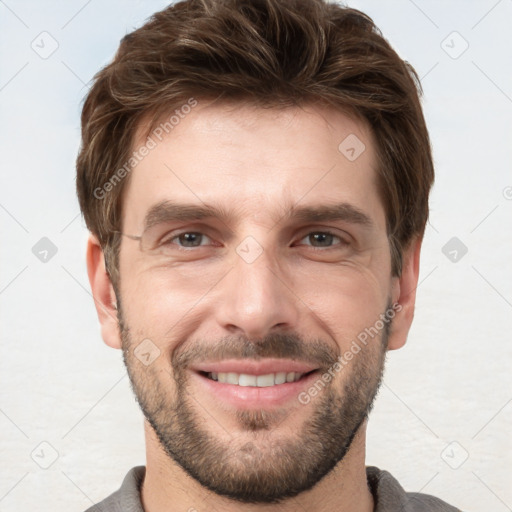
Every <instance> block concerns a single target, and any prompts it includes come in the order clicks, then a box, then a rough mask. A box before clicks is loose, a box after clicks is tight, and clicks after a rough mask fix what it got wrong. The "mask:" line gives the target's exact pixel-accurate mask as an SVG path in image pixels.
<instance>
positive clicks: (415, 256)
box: [388, 237, 422, 350]
mask: <svg viewBox="0 0 512 512" xmlns="http://www.w3.org/2000/svg"><path fill="white" fill-rule="evenodd" d="M421 242H422V238H421V237H418V238H416V239H415V240H413V241H412V242H411V244H410V246H409V247H408V249H407V250H406V251H404V254H403V265H402V275H401V276H400V277H399V278H395V279H396V282H395V287H394V290H393V298H394V302H396V303H398V304H399V305H400V310H399V311H398V312H397V314H396V316H395V317H394V319H393V323H392V324H391V332H390V335H389V340H388V350H396V349H398V348H401V347H403V346H404V345H405V342H406V341H407V334H408V333H409V329H410V328H411V324H412V320H413V318H414V306H415V303H416V288H417V286H418V277H419V268H420V251H421Z"/></svg>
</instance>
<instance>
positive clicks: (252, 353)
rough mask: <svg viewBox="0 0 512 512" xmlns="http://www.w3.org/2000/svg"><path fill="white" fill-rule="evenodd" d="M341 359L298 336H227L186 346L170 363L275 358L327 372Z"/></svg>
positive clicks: (331, 350)
mask: <svg viewBox="0 0 512 512" xmlns="http://www.w3.org/2000/svg"><path fill="white" fill-rule="evenodd" d="M338 357H339V354H338V353H337V351H336V349H335V348H333V347H331V346H330V345H328V344H327V343H325V342H323V341H321V340H319V339H313V340H310V341H306V340H304V339H303V338H302V337H300V336H298V335H297V334H290V333H281V334H278V333H271V334H269V335H268V336H265V337H264V338H262V339H258V340H250V339H248V338H247V337H245V336H237V337H232V336H228V337H224V338H221V339H220V340H218V341H217V342H215V343H213V344H212V343H208V344H205V343H194V344H193V345H192V346H188V345H187V346H186V347H185V348H184V349H183V350H177V351H175V352H174V353H173V355H172V357H171V363H172V366H173V367H174V368H175V369H184V368H186V367H188V366H190V365H191V364H194V363H201V362H204V361H212V362H213V361H221V360H224V359H254V360H258V359H264V358H276V359H292V360H297V361H302V362H305V363H309V364H312V365H314V366H316V367H318V368H325V369H327V368H330V367H331V366H332V365H333V364H335V363H336V361H337V360H338Z"/></svg>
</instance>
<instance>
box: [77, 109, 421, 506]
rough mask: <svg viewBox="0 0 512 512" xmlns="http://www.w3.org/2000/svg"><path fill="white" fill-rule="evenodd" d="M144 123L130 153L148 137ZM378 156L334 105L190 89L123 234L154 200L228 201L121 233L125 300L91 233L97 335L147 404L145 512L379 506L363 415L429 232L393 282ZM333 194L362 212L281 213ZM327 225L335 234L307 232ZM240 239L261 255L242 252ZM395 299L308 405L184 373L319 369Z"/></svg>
mask: <svg viewBox="0 0 512 512" xmlns="http://www.w3.org/2000/svg"><path fill="white" fill-rule="evenodd" d="M144 128H145V127H144V126H141V129H140V130H139V133H138V137H137V139H136V140H135V141H134V149H135V148H137V147H139V146H140V145H141V144H143V143H144V142H145V135H143V134H144ZM350 134H355V135H356V136H357V137H358V138H359V139H360V140H361V141H362V142H363V143H364V144H365V147H366V149H365V151H363V153H362V154H361V155H360V156H359V157H358V158H357V159H356V160H354V161H350V160H349V159H347V158H346V157H345V156H344V155H343V154H342V153H341V152H340V151H339V150H338V146H339V145H340V143H341V142H342V141H343V140H344V139H345V138H346V137H347V136H348V135H350ZM375 161H376V159H375V143H374V140H373V138H372V134H371V131H370V130H369V128H368V126H366V125H365V124H364V123H363V122H361V121H356V120H354V119H351V118H349V117H347V116H346V115H344V114H343V113H341V112H338V111H335V110H333V109H327V108H324V107H320V106H318V105H315V106H314V105H309V106H305V107H303V108H296V107H294V108H288V109H286V110H279V111H278V110H268V109H260V108H256V107H253V106H250V105H244V104H226V103H223V104H216V103H209V102H207V101H199V104H198V106H197V107H195V108H194V110H193V111H192V112H191V113H190V114H188V115H187V116H186V117H185V118H184V119H182V120H181V121H180V123H179V124H178V125H177V126H175V127H174V129H173V131H172V132H171V133H170V134H168V135H167V136H166V137H164V138H163V140H162V141H161V142H158V144H157V145H156V147H155V148H154V149H152V150H151V151H150V152H149V154H148V155H147V156H146V157H145V158H144V159H143V160H142V161H141V162H140V163H139V164H138V165H137V166H136V167H135V168H134V169H133V171H132V172H131V174H130V177H129V182H128V183H126V185H127V187H126V190H125V191H124V203H123V225H122V231H123V233H125V234H127V235H131V236H137V235H140V234H141V233H143V231H144V226H145V225H144V218H145V215H146V213H147V212H148V210H149V209H150V208H151V207H152V206H154V205H155V204H157V203H159V202H162V201H169V200H172V201H176V202H183V203H190V204H194V205H204V204H208V205H216V206H218V207H222V208H223V209H224V210H225V211H226V213H229V216H228V215H227V216H226V217H225V218H223V219H222V220H221V219H210V218H208V219H199V220H196V221H186V222H184V221H174V222H173V223H171V224H168V225H166V229H165V230H162V231H158V233H164V232H169V231H171V234H172V235H173V236H169V237H167V242H168V243H170V244H171V245H167V246H165V248H163V247H162V246H160V247H158V248H153V245H152V244H150V243H149V242H147V240H148V236H146V237H143V241H144V242H143V243H140V242H139V240H136V239H133V238H129V237H128V236H126V237H123V240H122V244H121V251H120V276H121V279H120V286H119V289H118V294H119V296H118V297H117V298H116V296H115V294H114V290H113V287H112V284H111V283H110V280H109V278H108V274H107V273H106V272H105V266H104V259H103V254H102V251H101V248H100V246H99V245H98V242H97V240H96V239H95V237H94V236H91V237H90V240H89V245H88V254H87V262H88V272H89V278H90V282H91V287H92V290H93V295H94V298H95V302H96V307H97V311H98V316H99V319H100V322H101V327H102V336H103V339H104V341H105V343H107V344H108V345H109V346H111V347H114V348H119V349H122V350H123V355H124V359H125V362H126V365H127V368H128V373H129V375H130V379H131V382H132V387H133V389H134V392H135V395H136V397H137V399H138V401H139V404H140V405H141V408H142V410H143V411H144V414H145V416H146V421H145V434H146V449H147V463H146V466H147V470H146V478H145V481H144V484H143V486H142V500H143V504H144V507H145V510H147V511H150V512H159V511H163V510H167V511H173V510H188V509H190V508H195V509H196V510H198V511H200V510H223V511H228V512H229V511H235V510H237V511H239V510H248V511H253V510H254V511H256V510H269V511H271V510H279V511H296V510H300V509H301V508H300V507H304V509H305V510H315V511H318V512H322V511H324V510H340V511H348V510H351V511H357V512H359V511H370V510H373V499H372V496H371V494H370V492H369V491H368V488H367V485H366V474H365V449H364V446H365V434H366V415H367V413H368V411H369V409H370V408H371V404H372V401H373V398H374V397H375V394H376V392H377V390H378V387H379V383H380V378H381V374H382V370H383V366H384V358H385V353H386V350H392V349H397V348H400V347H401V346H402V345H403V344H404V343H405V341H406V337H407V333H408V331H409V328H410V325H411V322H412V319H413V311H414V301H415V288H416V285H417V280H418V270H419V252H420V245H421V240H419V239H418V240H415V241H413V243H411V245H410V246H409V248H408V250H407V251H406V253H405V254H404V268H403V272H402V275H401V276H400V278H398V277H392V276H391V259H390V251H389V244H388V239H387V234H386V223H385V212H384V209H383V205H382V201H381V199H380V197H379V195H378V191H377V185H376V170H375ZM340 202H343V203H345V204H348V205H351V207H353V208H354V209H357V210H359V211H360V212H363V213H364V215H365V216H366V217H367V218H368V219H369V220H370V221H371V222H370V223H369V224H366V225H361V224H359V223H357V222H353V221H351V220H350V219H345V220H322V221H318V222H316V221H315V222H309V221H308V222H306V223H304V222H302V221H297V220H293V219H292V218H290V217H289V216H288V215H287V214H288V213H289V212H290V210H291V208H294V207H299V206H300V207H302V206H310V207H313V208H316V207H322V206H326V205H332V204H338V203H340ZM326 231H328V232H330V233H332V234H334V235H335V236H334V237H332V238H330V237H329V236H327V237H325V235H321V236H320V239H317V238H315V236H313V235H312V234H314V233H319V232H320V233H325V232H326ZM184 232H186V233H198V232H200V233H202V234H203V238H201V237H195V238H194V236H193V237H192V239H195V240H196V242H197V244H198V245H195V246H192V245H191V244H190V237H189V236H188V235H187V237H188V238H187V237H185V238H184V237H183V236H182V237H178V238H176V237H177V234H183V233H184ZM146 233H153V235H154V233H155V231H154V228H153V231H146ZM247 237H252V238H251V239H247ZM322 237H323V238H322ZM149 239H151V237H149ZM153 239H154V236H153ZM248 240H249V243H250V245H249V246H247V243H248ZM319 240H320V242H319ZM169 241H171V242H169ZM187 243H188V244H189V247H188V248H183V247H182V248H180V247H178V246H179V244H182V246H183V245H186V244H187ZM240 244H242V245H240ZM240 247H243V248H246V249H247V247H248V248H249V254H251V255H256V254H257V257H256V258H255V259H254V260H253V261H250V262H248V260H247V259H244V258H243V257H241V254H242V253H241V252H240V251H238V252H237V248H240ZM261 249H262V251H261ZM116 300H117V309H115V308H114V306H113V304H114V303H115V302H116ZM393 304H399V305H400V311H399V312H397V313H396V314H395V315H394V318H393V321H392V322H390V323H389V324H386V327H385V328H383V329H380V330H379V332H378V334H377V335H375V336H374V337H373V338H372V339H371V341H369V342H368V343H367V344H366V345H364V346H363V345H361V344H360V345H361V350H360V352H358V353H357V354H355V355H354V356H353V358H352V359H351V360H350V361H348V362H347V364H346V365H345V366H344V367H343V369H342V370H341V371H339V372H336V374H335V377H334V378H333V379H332V380H331V381H330V382H329V383H328V385H327V386H326V387H325V389H323V390H322V391H321V392H319V393H318V396H316V397H314V398H313V399H312V400H311V401H310V403H308V404H307V405H304V404H301V403H300V402H299V401H298V400H290V401H288V402H286V403H285V404H284V405H282V406H280V407H270V406H269V407H266V408H265V407H263V406H261V405H260V406H252V407H249V408H244V409H237V408H236V407H234V406H233V405H231V404H228V403H224V402H223V401H222V400H218V399H216V397H215V396H212V395H211V393H210V392H209V391H208V390H207V389H206V388H205V386H204V385H203V384H202V382H201V380H200V379H197V378H193V375H192V369H191V366H193V364H194V363H200V362H202V361H207V360H210V359H212V358H214V357H216V356H219V355H220V356H222V357H228V356H229V357H230V358H237V359H241V358H242V359H243V358H249V359H253V360H254V359H264V358H265V357H285V358H287V359H288V360H291V359H296V360H300V361H306V362H309V363H312V364H314V367H315V368H318V369H319V370H318V371H319V374H320V375H321V374H323V373H325V371H326V370H327V369H328V368H329V367H332V363H333V362H335V361H336V359H337V358H338V357H339V356H341V355H343V354H344V353H346V351H347V350H349V349H350V347H351V343H352V342H353V341H354V340H356V339H357V336H358V334H360V333H361V332H363V331H364V330H365V329H368V328H370V327H371V326H375V325H376V322H377V321H378V320H379V318H382V317H380V316H379V315H382V314H383V313H385V312H386V311H387V310H388V309H389V308H390V306H391V305H393ZM143 340H151V342H150V343H151V345H149V346H150V347H151V350H152V351H153V352H152V353H153V354H154V355H158V357H156V358H155V359H154V361H152V362H151V364H149V365H145V364H142V363H141V361H140V360H139V359H138V358H137V357H136V349H137V347H138V346H139V344H140V343H141V342H143ZM146 343H148V342H146ZM134 351H135V352H134ZM222 357H221V358H222Z"/></svg>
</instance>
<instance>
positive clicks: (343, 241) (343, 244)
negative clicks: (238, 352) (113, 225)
mask: <svg viewBox="0 0 512 512" xmlns="http://www.w3.org/2000/svg"><path fill="white" fill-rule="evenodd" d="M186 234H199V235H203V236H206V237H208V235H205V233H202V232H201V231H182V232H181V233H177V234H175V235H173V236H172V237H171V238H168V239H167V240H165V239H164V240H163V241H162V243H161V245H176V247H177V248H178V250H183V251H190V250H192V249H198V248H199V247H205V246H204V245H198V246H195V247H183V246H181V245H178V244H174V243H172V241H173V240H176V239H177V238H179V237H180V236H182V235H186ZM319 234H322V235H328V236H332V237H334V238H337V239H338V240H339V241H340V243H339V244H336V245H333V246H328V247H315V246H313V245H307V244H306V246H307V247H311V249H314V250H327V249H335V248H336V247H337V245H339V246H346V245H349V242H347V241H346V240H345V239H343V238H342V237H341V236H339V235H337V234H336V233H333V232H332V231H328V230H323V231H310V232H309V233H307V234H306V235H305V236H303V237H302V238H301V240H304V238H307V237H309V236H311V235H319ZM208 238H210V237H208Z"/></svg>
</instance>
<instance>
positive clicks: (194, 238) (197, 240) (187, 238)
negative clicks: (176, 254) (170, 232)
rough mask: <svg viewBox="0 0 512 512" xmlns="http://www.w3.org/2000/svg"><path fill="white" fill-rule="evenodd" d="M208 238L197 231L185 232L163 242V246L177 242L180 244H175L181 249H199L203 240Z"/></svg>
mask: <svg viewBox="0 0 512 512" xmlns="http://www.w3.org/2000/svg"><path fill="white" fill-rule="evenodd" d="M205 237H206V238H208V237H207V236H206V235H205V234H203V233H200V232H198V231H187V232H185V233H180V234H179V235H176V236H173V237H172V238H169V239H168V240H166V241H164V244H170V243H172V242H173V240H176V239H177V240H178V241H179V242H180V243H179V244H177V245H179V246H181V247H199V246H201V245H203V244H201V241H202V239H203V238H205Z"/></svg>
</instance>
